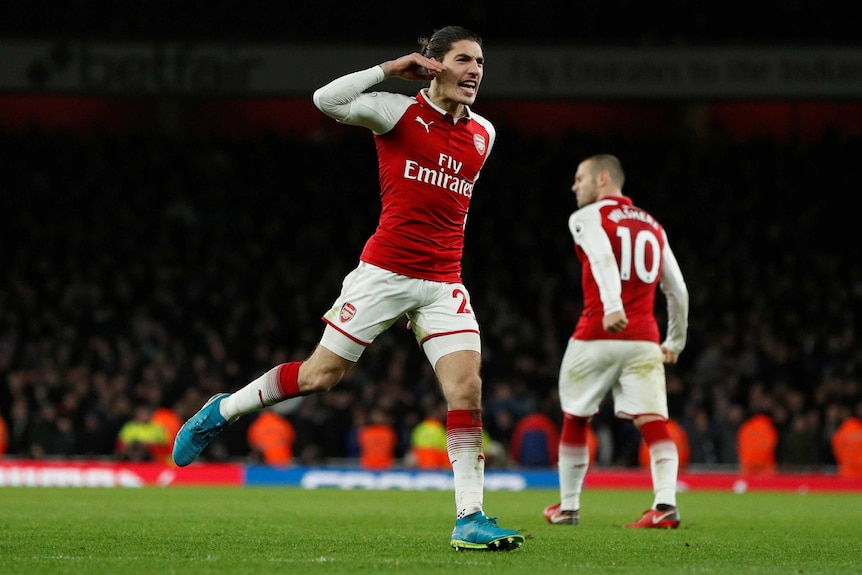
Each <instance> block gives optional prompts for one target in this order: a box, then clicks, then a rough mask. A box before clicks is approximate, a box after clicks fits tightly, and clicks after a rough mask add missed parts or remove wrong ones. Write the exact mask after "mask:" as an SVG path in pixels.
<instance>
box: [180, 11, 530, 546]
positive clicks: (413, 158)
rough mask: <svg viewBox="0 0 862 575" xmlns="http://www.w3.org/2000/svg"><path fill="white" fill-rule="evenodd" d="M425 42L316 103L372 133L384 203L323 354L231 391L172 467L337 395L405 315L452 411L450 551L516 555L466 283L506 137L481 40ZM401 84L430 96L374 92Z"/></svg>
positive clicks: (184, 434) (443, 36) (193, 427)
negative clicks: (472, 227) (485, 172)
mask: <svg viewBox="0 0 862 575" xmlns="http://www.w3.org/2000/svg"><path fill="white" fill-rule="evenodd" d="M419 44H420V52H416V53H412V54H407V55H405V56H401V57H400V58H397V59H394V60H390V61H386V62H383V63H382V64H379V65H376V66H372V67H371V68H368V69H365V70H360V71H357V72H353V73H350V74H347V75H346V76H343V77H340V78H337V79H335V80H333V81H332V82H330V83H329V84H327V85H325V86H323V87H321V88H319V89H318V90H317V91H315V93H314V96H313V101H314V104H315V105H316V106H317V107H318V108H319V109H320V110H321V111H323V112H324V113H325V114H327V115H329V116H331V117H332V118H334V119H336V120H337V121H339V122H341V123H343V124H349V125H354V126H362V127H365V128H367V129H369V130H371V132H372V133H373V135H374V141H375V144H376V146H377V156H378V163H379V179H380V188H381V189H380V199H381V203H382V210H381V214H380V219H379V222H378V226H377V229H376V230H375V232H374V234H373V235H372V236H371V237H370V238H369V239H368V241H367V243H366V244H365V247H364V249H363V251H362V254H361V256H360V258H359V259H360V261H359V264H358V266H357V267H356V268H355V269H354V270H353V271H352V272H350V273H349V274H348V275H347V276H346V277H345V278H344V282H343V284H342V289H341V294H340V295H339V296H338V297H337V299H336V300H335V302H334V303H333V305H332V307H331V308H330V309H329V310H328V311H327V312H326V313H325V314H324V316H323V320H324V322H325V327H324V331H323V335H322V337H321V339H320V342H319V345H318V346H317V347H316V348H315V349H314V351H313V352H312V353H311V355H310V356H309V357H308V358H307V359H306V360H305V361H302V362H292V363H284V364H281V365H277V366H275V367H273V368H272V369H270V370H269V371H268V372H266V373H264V374H263V375H261V376H260V377H258V378H257V379H255V380H254V381H252V382H251V383H249V384H248V385H246V386H245V387H243V388H241V389H239V390H238V391H236V392H234V393H232V394H227V393H220V394H216V395H214V396H213V397H211V398H210V399H209V401H208V402H207V403H206V404H205V405H204V406H203V407H202V408H201V410H200V411H199V412H198V413H197V414H195V415H194V416H192V417H191V418H190V419H189V420H188V421H187V422H186V423H185V424H184V426H183V428H182V429H181V430H180V432H179V434H178V435H177V439H176V442H175V444H174V450H173V456H174V460H175V462H176V463H177V465H179V466H185V465H188V464H190V463H191V462H192V461H194V460H195V459H196V458H197V456H198V455H200V453H201V452H202V451H203V449H204V448H205V447H206V445H207V444H208V443H209V442H210V440H211V439H212V438H213V437H214V436H215V435H216V434H218V433H219V432H221V431H222V430H223V429H224V428H225V427H226V426H227V425H228V424H229V423H231V422H233V421H235V420H236V419H237V418H238V417H240V416H241V415H243V414H247V413H250V412H252V411H255V410H259V409H262V408H263V407H266V406H269V405H273V404H275V403H278V402H281V401H284V400H286V399H290V398H293V397H297V396H302V395H308V394H312V393H320V392H325V391H328V390H329V389H330V388H332V387H333V386H335V385H336V384H337V383H338V382H339V381H341V379H342V377H343V376H344V375H345V374H346V373H347V372H348V371H349V370H350V369H351V367H353V365H354V364H355V363H356V362H357V361H358V360H359V358H360V356H361V355H362V353H363V351H364V350H365V348H366V347H367V346H369V345H371V343H372V342H373V341H374V339H375V338H376V337H377V336H378V335H380V334H381V333H382V332H383V331H385V330H386V329H388V328H389V327H391V326H392V324H394V323H395V322H396V321H397V320H398V319H399V318H401V317H402V316H405V315H406V316H407V318H408V320H409V327H410V328H411V329H412V331H413V335H414V337H415V338H416V340H417V342H418V343H419V345H420V346H421V348H422V350H423V351H424V353H425V355H426V357H427V358H428V361H429V362H430V363H431V365H432V366H433V368H434V371H435V373H436V375H437V379H438V380H439V382H440V386H441V389H442V392H443V395H444V397H445V399H446V402H447V404H448V413H447V419H446V435H447V450H448V453H449V460H450V462H451V464H452V469H453V472H454V478H455V503H456V511H457V515H456V521H455V527H454V529H453V531H452V535H451V538H450V544H451V546H452V547H453V548H455V549H479V550H485V549H490V550H509V549H515V548H517V547H520V546H521V544H522V543H523V542H524V537H523V536H522V535H521V534H520V533H518V532H517V531H514V530H511V529H503V528H501V527H499V526H497V524H496V521H495V519H492V518H489V517H487V516H486V515H485V513H484V511H483V493H484V476H485V458H484V454H483V451H482V412H481V390H482V380H481V378H480V376H479V368H480V357H481V341H480V335H479V333H480V332H479V324H478V322H477V319H476V315H475V313H474V312H473V308H472V305H471V303H470V295H469V292H468V291H467V288H466V287H465V286H464V284H463V283H462V281H461V255H462V251H463V246H464V226H465V225H466V220H467V210H468V208H469V206H470V199H471V198H472V196H473V188H474V186H475V184H476V180H477V179H478V178H479V174H480V172H481V169H482V166H483V165H484V164H485V161H486V160H487V159H488V154H489V153H490V152H491V149H492V147H493V145H494V139H495V137H496V131H495V129H494V126H493V125H492V124H491V123H490V122H489V121H488V120H486V119H485V118H484V117H482V116H480V115H479V114H477V113H475V112H473V111H472V110H471V108H470V106H471V105H472V104H473V102H474V101H475V99H476V94H477V93H478V91H479V85H480V84H481V82H482V77H483V73H484V63H485V57H484V55H483V52H482V40H481V38H480V37H479V36H477V35H476V34H474V33H472V32H470V31H468V30H466V29H464V28H462V27H459V26H447V27H445V28H441V29H439V30H436V31H435V32H434V34H433V35H432V36H431V37H430V38H425V37H423V38H420V39H419ZM393 76H395V77H400V78H402V79H405V80H418V81H428V82H429V86H428V87H427V88H423V89H421V90H419V92H418V93H417V94H416V95H415V96H413V97H409V96H405V95H402V94H395V93H387V92H366V90H367V89H369V88H371V87H372V86H374V85H376V84H378V83H380V82H382V81H383V80H384V79H386V78H389V77H393ZM349 193H351V194H353V193H355V191H354V190H349Z"/></svg>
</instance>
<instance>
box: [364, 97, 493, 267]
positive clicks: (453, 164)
mask: <svg viewBox="0 0 862 575" xmlns="http://www.w3.org/2000/svg"><path fill="white" fill-rule="evenodd" d="M374 139H375V141H376V143H377V157H378V161H379V167H380V199H381V202H382V211H381V213H380V221H379V223H378V225H377V230H376V231H375V232H374V235H373V236H371V238H370V239H369V240H368V242H367V243H366V244H365V249H364V250H363V251H362V256H361V259H362V261H365V262H368V263H370V264H374V265H376V266H378V267H381V268H384V269H387V270H390V271H393V272H396V273H399V274H402V275H406V276H410V277H417V278H421V279H427V280H436V281H448V282H460V281H461V255H462V252H463V250H464V226H465V225H466V223H467V211H468V209H469V207H470V198H472V197H473V186H474V184H475V183H476V180H477V179H478V177H479V172H480V171H481V169H482V165H483V164H484V163H485V160H486V159H487V157H488V152H489V151H490V145H491V135H490V133H489V129H488V124H487V122H483V121H482V120H481V119H479V118H478V117H477V115H476V114H472V115H471V116H470V117H467V118H461V119H458V120H456V119H454V118H453V117H452V116H451V115H449V114H446V113H443V112H442V111H440V110H438V109H436V108H435V107H434V106H432V105H431V104H430V102H429V101H428V99H427V98H426V97H425V95H424V94H423V93H422V92H420V93H419V94H418V95H417V96H416V98H415V99H414V101H413V102H412V103H411V104H410V105H409V107H407V108H406V109H405V110H404V113H403V114H402V115H401V117H400V119H399V120H398V123H396V124H395V127H394V128H392V130H390V131H388V132H386V133H385V134H376V135H375V137H374Z"/></svg>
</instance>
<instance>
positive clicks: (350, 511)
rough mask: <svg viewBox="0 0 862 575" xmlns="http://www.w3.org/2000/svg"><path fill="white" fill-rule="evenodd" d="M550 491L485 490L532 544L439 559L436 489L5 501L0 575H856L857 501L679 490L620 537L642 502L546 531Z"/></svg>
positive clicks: (624, 499)
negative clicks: (666, 523) (660, 525)
mask: <svg viewBox="0 0 862 575" xmlns="http://www.w3.org/2000/svg"><path fill="white" fill-rule="evenodd" d="M556 500H557V493H556V491H552V490H527V491H522V492H515V493H512V492H500V491H494V492H488V493H486V495H485V508H486V511H487V512H488V514H489V515H491V516H495V515H496V516H498V517H499V522H500V525H502V526H504V527H508V528H514V529H519V530H521V531H522V532H523V533H524V534H525V535H526V537H527V541H526V543H525V544H524V546H523V547H522V548H521V549H518V550H516V551H512V552H509V553H491V552H468V551H462V552H456V551H453V550H452V549H450V548H449V533H450V532H451V529H452V525H453V521H454V498H453V494H452V493H450V492H443V491H409V492H408V491H359V490H352V491H342V490H334V489H332V490H316V491H307V490H302V489H299V488H275V487H272V488H267V487H261V488H215V487H203V488H197V489H195V488H183V487H171V488H143V489H123V488H118V489H110V488H26V487H25V488H21V487H6V488H0V518H2V527H0V529H2V531H0V573H3V574H5V575H16V574H22V575H36V574H42V573H50V574H73V573H74V574H78V573H82V574H83V573H86V574H88V575H91V574H92V575H98V574H105V575H131V574H154V575H155V574H158V575H170V574H178V575H179V574H182V575H194V574H199V573H201V574H203V573H212V574H219V575H225V574H260V575H263V574H269V573H272V574H279V575H284V574H286V573H302V574H306V573H309V574H315V573H344V574H351V575H352V574H360V573H369V574H371V573H374V574H378V573H411V574H413V575H424V574H426V573H427V574H437V573H439V574H446V575H452V574H453V573H456V572H470V573H493V574H494V575H504V574H508V573H526V574H529V575H541V574H544V573H549V574H550V573H553V574H555V575H559V574H560V573H564V572H567V573H590V574H599V573H619V574H623V573H634V574H637V575H648V574H652V573H655V574H660V575H668V574H676V573H696V574H714V573H733V574H746V573H752V574H758V575H761V574H772V573H775V574H779V573H780V574H793V575H812V574H818V573H822V574H829V575H836V574H844V573H846V574H851V573H852V574H858V573H862V496H860V495H859V494H822V493H821V494H815V493H809V494H795V493H758V492H749V493H745V494H741V495H736V494H733V493H717V492H688V493H682V494H680V495H679V500H678V503H679V506H680V511H681V515H682V525H681V527H680V528H679V529H678V530H675V531H664V530H632V529H623V528H622V527H621V526H622V524H623V523H627V522H630V521H632V520H634V519H636V518H637V517H639V516H640V513H641V512H642V511H643V510H644V509H646V508H647V507H649V505H650V503H651V502H652V495H651V494H650V493H649V492H637V491H621V490H594V491H589V492H585V493H584V495H583V496H582V502H581V503H582V509H581V525H579V526H577V527H570V526H552V525H549V524H547V523H546V522H545V520H544V518H543V517H542V509H543V508H544V506H545V505H547V504H549V503H552V502H555V501H556Z"/></svg>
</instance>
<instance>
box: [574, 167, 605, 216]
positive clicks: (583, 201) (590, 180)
mask: <svg viewBox="0 0 862 575" xmlns="http://www.w3.org/2000/svg"><path fill="white" fill-rule="evenodd" d="M572 191H573V192H574V193H575V197H576V198H577V199H578V207H579V208H582V207H584V206H586V205H587V204H592V203H593V202H595V201H596V200H597V199H598V198H599V182H598V177H597V175H596V174H593V172H592V170H591V169H590V166H589V164H588V163H587V162H581V163H580V164H579V165H578V171H577V172H575V182H574V183H573V184H572Z"/></svg>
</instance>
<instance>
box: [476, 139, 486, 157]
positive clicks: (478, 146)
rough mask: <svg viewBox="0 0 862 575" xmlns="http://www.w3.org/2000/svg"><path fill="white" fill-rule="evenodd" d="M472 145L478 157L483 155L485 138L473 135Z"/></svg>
mask: <svg viewBox="0 0 862 575" xmlns="http://www.w3.org/2000/svg"><path fill="white" fill-rule="evenodd" d="M473 145H474V146H476V151H477V152H479V155H480V156H484V155H485V138H484V137H483V136H482V134H473Z"/></svg>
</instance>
